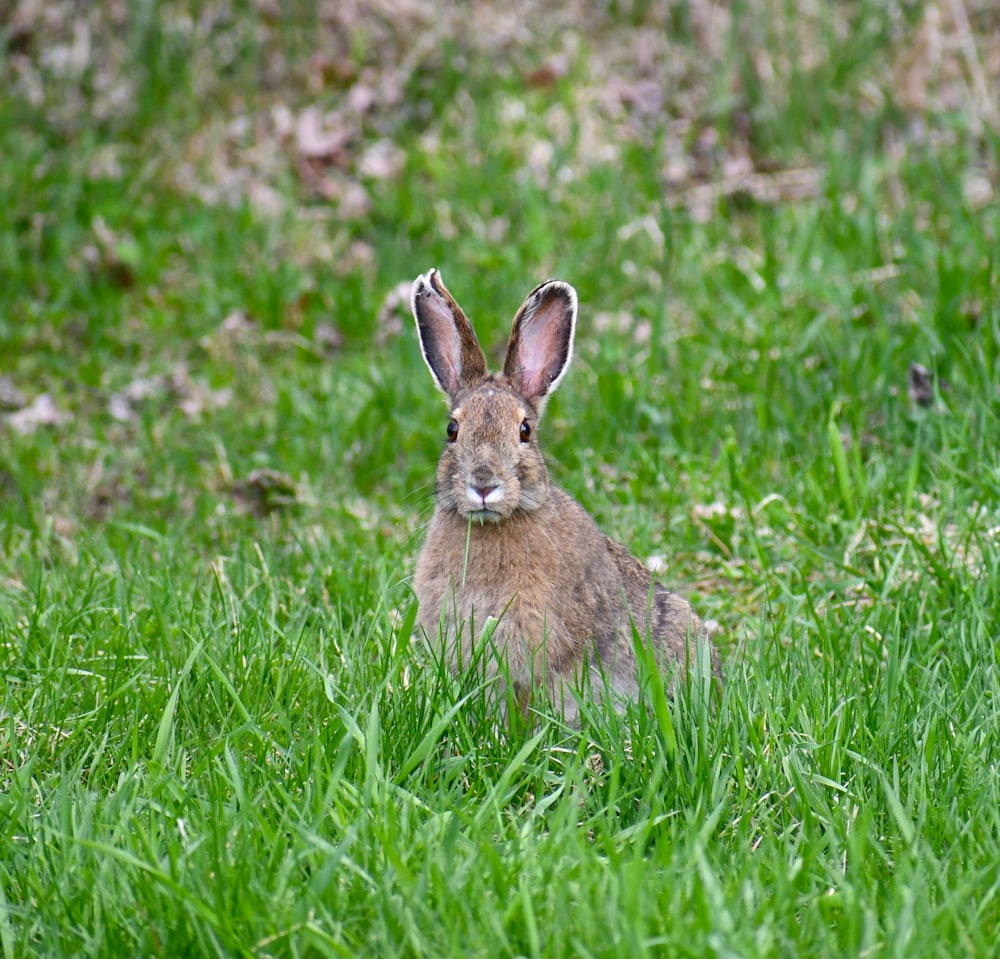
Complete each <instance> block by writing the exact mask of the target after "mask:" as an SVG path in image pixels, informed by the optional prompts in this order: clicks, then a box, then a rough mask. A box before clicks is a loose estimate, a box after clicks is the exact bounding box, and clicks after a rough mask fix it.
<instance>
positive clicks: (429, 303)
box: [410, 270, 486, 399]
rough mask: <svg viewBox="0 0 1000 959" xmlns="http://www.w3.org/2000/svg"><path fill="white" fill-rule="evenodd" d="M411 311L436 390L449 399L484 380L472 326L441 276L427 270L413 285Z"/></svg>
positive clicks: (482, 363)
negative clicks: (445, 394)
mask: <svg viewBox="0 0 1000 959" xmlns="http://www.w3.org/2000/svg"><path fill="white" fill-rule="evenodd" d="M410 307H411V309H412V310H413V318H414V319H415V320H416V321H417V335H418V336H419V337H420V350H421V352H422V353H423V354H424V362H426V363H427V368H428V369H429V370H430V371H431V376H433V377H434V382H435V384H436V385H437V388H438V389H439V390H442V391H443V392H445V393H447V394H448V396H450V397H451V398H452V399H454V398H455V397H456V396H458V394H459V393H460V392H461V391H462V390H463V389H466V388H467V387H469V386H472V385H473V384H474V383H477V382H479V381H480V380H482V379H483V378H485V376H486V357H485V356H484V355H483V351H482V349H481V347H480V346H479V340H477V339H476V334H475V332H474V331H473V329H472V324H471V323H470V322H469V321H468V319H467V318H466V315H465V314H464V313H463V312H462V308H461V307H460V306H459V305H458V304H457V303H456V302H455V300H454V299H453V298H452V295H451V294H450V293H449V292H448V290H447V288H446V287H445V285H444V283H443V281H442V280H441V274H440V273H439V272H438V271H437V270H429V271H428V272H427V273H425V274H424V275H423V276H418V277H417V278H416V279H415V280H414V281H413V289H412V290H411V291H410Z"/></svg>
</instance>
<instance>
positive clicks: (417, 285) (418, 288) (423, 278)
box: [410, 267, 458, 393]
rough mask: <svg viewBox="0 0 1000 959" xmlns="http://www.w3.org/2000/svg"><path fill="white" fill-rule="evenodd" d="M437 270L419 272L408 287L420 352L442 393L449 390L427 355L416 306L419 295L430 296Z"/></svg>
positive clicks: (456, 374) (432, 292)
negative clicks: (432, 281) (432, 280)
mask: <svg viewBox="0 0 1000 959" xmlns="http://www.w3.org/2000/svg"><path fill="white" fill-rule="evenodd" d="M437 272H438V271H437V269H436V268H434V267H432V268H431V269H429V270H428V271H427V272H426V273H421V274H420V275H419V276H418V277H417V278H416V279H415V280H414V281H413V286H412V287H410V312H411V313H412V314H413V319H414V320H416V323H417V339H418V340H419V341H420V353H421V355H422V356H423V358H424V363H426V364H427V369H428V370H430V373H431V377H432V379H433V380H434V385H435V386H436V387H437V388H438V389H439V390H440V391H441V392H442V393H450V392H451V391H450V390H449V389H448V388H447V387H446V386H445V384H444V383H443V382H442V381H441V378H440V377H439V376H438V374H437V371H436V370H435V369H434V364H433V363H432V362H431V360H430V358H429V357H428V355H427V345H426V344H425V343H424V333H423V329H422V327H421V323H420V312H419V310H418V308H417V302H418V300H419V298H420V297H424V296H432V295H433V294H434V287H433V286H432V285H431V278H432V277H433V276H434V274H435V273H437ZM457 376H458V373H457V371H456V373H455V377H456V380H457Z"/></svg>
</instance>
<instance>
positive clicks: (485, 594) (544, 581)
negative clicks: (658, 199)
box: [410, 269, 722, 722]
mask: <svg viewBox="0 0 1000 959" xmlns="http://www.w3.org/2000/svg"><path fill="white" fill-rule="evenodd" d="M410 303H411V308H412V311H413V316H414V319H415V320H416V325H417V333H418V336H419V339H420V348H421V351H422V353H423V357H424V360H425V362H426V363H427V367H428V369H429V370H430V373H431V376H432V377H433V379H434V383H435V385H436V386H437V387H438V389H440V390H441V391H442V392H443V393H445V394H446V395H447V397H448V401H449V404H450V408H451V416H450V418H449V421H448V425H447V429H446V442H445V445H444V450H443V452H442V453H441V459H440V462H439V464H438V467H437V481H436V506H435V511H434V515H433V517H432V519H431V521H430V525H429V527H428V530H427V534H426V539H425V541H424V544H423V548H422V550H421V552H420V555H419V558H418V560H417V567H416V572H415V576H414V581H413V588H414V592H415V594H416V598H417V601H418V613H417V623H418V626H419V627H420V628H422V629H423V630H424V631H425V632H426V634H427V635H428V636H429V637H437V636H438V635H439V634H438V631H439V630H440V638H441V639H442V640H443V642H444V644H445V647H444V648H445V652H446V656H447V659H448V661H449V662H450V664H451V666H452V668H455V669H457V668H460V666H461V664H462V663H470V662H472V661H473V659H474V655H475V652H476V649H475V647H476V643H477V638H476V635H475V633H474V631H481V630H483V627H484V626H487V625H489V626H491V627H492V637H491V642H492V644H493V652H494V653H496V654H498V658H500V659H502V660H504V661H505V663H506V670H505V674H506V676H507V677H509V679H510V681H511V682H512V683H513V685H514V687H515V688H514V690H513V692H514V694H515V701H516V702H517V704H518V706H519V707H520V709H521V710H522V711H523V712H526V711H527V709H528V707H529V704H530V703H531V700H532V698H533V695H534V693H535V692H537V691H538V690H539V689H540V688H541V687H542V686H544V687H546V692H547V695H548V697H549V698H550V700H551V701H553V702H555V703H556V705H557V706H559V705H560V704H561V708H562V712H563V715H564V717H565V718H566V719H567V720H568V721H571V722H575V721H578V710H579V706H578V703H577V700H576V697H575V696H574V695H573V692H572V690H573V689H574V688H576V689H580V688H581V686H580V684H581V681H583V680H585V679H586V680H587V681H588V682H589V689H590V690H591V691H592V694H593V695H594V696H595V698H600V697H602V696H604V695H607V694H611V695H612V696H613V697H614V702H615V708H616V709H618V710H619V711H621V709H622V708H623V706H624V703H625V702H626V701H627V700H629V699H631V700H636V699H637V698H638V696H639V673H638V668H637V663H636V655H635V645H634V643H633V632H632V630H633V624H634V626H635V627H636V628H637V629H638V631H639V634H640V636H642V637H644V638H648V640H649V641H651V643H652V645H653V649H654V652H655V655H656V659H657V662H658V665H659V667H660V669H661V670H662V672H663V673H664V676H665V677H666V678H667V679H668V681H669V682H670V683H671V686H672V683H673V681H674V679H675V678H676V677H677V676H683V675H684V673H685V672H686V670H687V667H688V664H690V663H693V662H694V661H695V657H696V655H697V654H698V648H699V646H702V647H703V648H704V649H705V651H706V652H707V654H708V656H710V662H711V667H712V671H713V673H714V675H715V676H716V677H717V678H718V679H720V680H721V678H722V673H721V669H720V665H719V655H718V651H717V650H716V649H715V647H714V645H713V644H712V642H711V640H710V639H709V636H708V634H707V631H706V630H705V627H704V626H703V624H702V622H701V620H700V619H699V618H698V616H697V615H696V614H695V612H694V611H693V609H692V608H691V605H690V604H689V603H688V602H687V600H685V599H683V598H682V597H680V596H678V595H677V594H676V593H673V592H670V591H669V590H667V589H665V588H664V587H663V586H661V585H660V584H659V583H656V582H654V581H653V579H652V576H651V574H650V572H649V571H648V570H647V569H646V568H645V567H644V566H643V564H642V563H641V562H639V560H637V559H636V558H635V557H634V556H632V555H631V554H630V553H629V552H628V550H626V549H625V547H623V546H621V545H619V544H618V543H616V542H615V541H614V540H612V539H610V538H609V537H607V536H605V535H604V534H603V533H601V532H600V530H599V529H598V528H597V525H596V524H595V522H594V521H593V519H591V517H590V515H589V514H588V513H587V512H586V511H585V510H584V509H583V507H582V506H580V505H579V504H578V503H577V502H576V501H575V500H574V499H573V498H572V497H571V496H569V495H568V494H567V493H565V492H563V491H562V490H561V489H559V488H558V487H556V486H554V485H553V484H552V483H550V481H549V474H548V470H547V469H546V466H545V461H544V460H543V458H542V454H541V452H540V450H539V447H538V436H537V432H538V424H539V420H540V419H541V416H542V412H543V410H544V408H545V403H546V400H547V399H548V397H549V395H550V394H551V393H552V392H553V391H554V390H555V389H556V387H557V386H558V385H559V383H560V382H561V381H562V378H563V377H564V376H565V375H566V370H567V368H568V367H569V364H570V360H571V359H572V356H573V339H574V334H575V329H576V315H577V296H576V291H575V290H574V289H573V287H572V286H570V285H569V284H568V283H563V282H561V281H559V280H547V281H546V282H544V283H541V284H539V285H538V286H536V287H535V289H534V290H532V291H531V293H529V294H528V297H527V299H525V301H524V303H523V304H522V306H521V308H520V309H519V310H518V311H517V314H516V315H515V317H514V322H513V326H512V329H511V334H510V340H509V342H508V345H507V354H506V359H505V360H504V365H503V371H502V372H501V373H489V372H488V371H487V367H486V358H485V356H484V354H483V351H482V349H481V348H480V346H479V341H478V340H477V338H476V334H475V332H474V331H473V329H472V325H471V324H470V322H469V320H468V319H467V318H466V316H465V314H464V313H463V312H462V310H461V308H460V307H459V306H458V304H457V303H456V302H455V300H454V299H453V298H452V296H451V294H450V293H449V292H448V290H447V289H446V288H445V285H444V282H443V281H442V279H441V274H440V272H438V271H437V270H434V269H432V270H430V271H429V272H427V273H426V274H424V275H422V276H418V277H417V279H416V280H415V281H414V283H413V288H412V291H411V297H410ZM488 632H489V630H488V629H487V634H488ZM481 652H482V650H480V653H481ZM703 655H704V653H703ZM495 661H496V658H494V659H493V663H494V664H493V665H492V666H488V669H489V671H490V675H491V676H493V677H494V678H495V677H496V676H497V674H498V670H497V668H496V665H495Z"/></svg>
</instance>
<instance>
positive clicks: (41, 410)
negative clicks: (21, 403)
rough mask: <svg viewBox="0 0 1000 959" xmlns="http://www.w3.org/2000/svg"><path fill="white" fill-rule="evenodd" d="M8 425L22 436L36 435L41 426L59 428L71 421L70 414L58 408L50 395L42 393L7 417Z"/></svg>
mask: <svg viewBox="0 0 1000 959" xmlns="http://www.w3.org/2000/svg"><path fill="white" fill-rule="evenodd" d="M5 419H6V422H7V425H8V426H10V428H11V429H12V430H13V431H14V432H15V433H20V434H21V435H22V436H25V435H28V434H30V433H34V432H35V430H37V429H38V427H39V426H58V425H59V424H60V423H65V422H66V421H67V420H68V419H69V414H67V413H65V412H63V411H62V410H60V409H59V407H58V406H56V401H55V400H54V399H52V396H51V395H50V394H48V393H42V394H41V396H39V397H37V398H36V399H35V400H34V402H32V403H31V404H30V405H29V406H25V407H24V409H21V410H18V411H17V412H16V413H8V414H7V416H6V417H5Z"/></svg>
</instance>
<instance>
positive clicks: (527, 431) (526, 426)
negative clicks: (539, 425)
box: [521, 420, 531, 443]
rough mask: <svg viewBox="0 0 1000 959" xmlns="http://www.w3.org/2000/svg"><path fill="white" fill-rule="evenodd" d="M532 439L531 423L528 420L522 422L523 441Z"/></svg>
mask: <svg viewBox="0 0 1000 959" xmlns="http://www.w3.org/2000/svg"><path fill="white" fill-rule="evenodd" d="M529 439H531V424H530V423H529V422H528V421H527V420H523V421H522V422H521V442H522V443H527V442H528V440H529Z"/></svg>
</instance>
